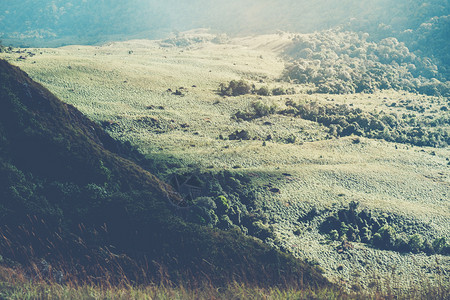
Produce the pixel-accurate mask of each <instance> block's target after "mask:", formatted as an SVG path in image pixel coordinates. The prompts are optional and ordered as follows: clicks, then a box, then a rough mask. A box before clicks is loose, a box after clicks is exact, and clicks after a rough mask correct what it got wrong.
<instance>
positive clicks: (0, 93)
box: [0, 60, 329, 286]
mask: <svg viewBox="0 0 450 300" xmlns="http://www.w3.org/2000/svg"><path fill="white" fill-rule="evenodd" d="M0 82H1V84H0V99H1V101H0V116H1V117H0V133H1V139H0V140H1V144H0V154H1V156H0V178H1V179H2V180H1V185H0V199H1V203H0V209H1V210H0V213H1V215H2V224H0V228H1V232H2V240H1V242H0V247H1V254H2V259H3V260H4V261H6V263H7V264H9V265H12V266H17V265H18V266H22V268H24V269H25V270H28V271H27V272H32V273H33V270H36V268H35V267H33V266H35V265H36V264H39V263H40V262H42V261H43V260H45V261H46V263H48V264H49V265H51V266H53V269H54V270H61V271H62V277H63V278H61V280H62V281H63V282H64V281H65V280H67V279H68V278H70V277H74V278H79V279H80V280H85V279H87V278H97V279H94V281H97V280H100V281H101V278H102V277H103V276H109V277H111V278H112V280H113V281H114V280H119V281H120V278H121V276H128V278H129V279H130V280H132V281H134V282H145V281H147V282H151V281H152V280H154V279H155V280H156V279H157V278H160V277H161V276H162V273H161V272H163V273H164V276H167V278H169V279H170V280H171V281H173V282H180V281H181V280H184V282H189V281H190V280H194V281H195V282H197V283H201V282H203V281H208V282H210V283H211V284H217V285H225V284H227V283H231V282H232V281H234V280H237V281H242V282H248V283H252V284H256V285H264V286H270V285H272V284H273V285H277V284H287V283H293V284H299V285H304V286H327V285H329V283H328V281H327V280H326V279H324V278H323V277H322V276H321V275H320V274H319V273H318V271H317V270H315V269H314V268H311V267H310V266H308V265H307V264H305V263H303V262H301V261H299V260H296V259H294V258H293V257H292V256H288V255H286V254H283V253H281V252H279V251H276V250H274V249H271V248H270V247H268V246H266V245H264V244H262V243H261V242H259V241H257V240H254V239H251V238H248V237H245V236H243V235H242V234H241V233H239V232H237V231H230V232H223V231H220V230H213V229H210V228H207V227H202V226H199V225H195V224H192V223H189V222H186V221H184V220H183V219H182V217H180V216H183V215H184V216H186V215H187V216H188V215H189V214H190V213H191V212H190V210H189V208H186V207H184V206H185V203H183V201H182V200H181V198H180V197H179V196H178V194H176V193H175V192H174V191H173V190H172V188H171V187H170V186H168V185H166V184H164V183H163V182H161V181H160V180H159V179H157V178H156V177H154V176H153V175H151V174H150V173H149V172H147V171H145V170H144V169H142V168H141V167H140V166H138V165H137V164H136V163H135V162H133V161H132V159H133V153H132V151H130V149H128V148H127V147H126V146H123V145H122V144H120V143H118V142H116V141H114V140H113V139H112V138H111V137H110V136H109V135H108V134H107V133H105V132H104V131H103V130H102V129H101V128H100V126H99V125H97V124H96V123H94V122H92V121H90V120H89V119H88V118H86V117H85V116H84V115H82V114H81V113H80V112H79V111H78V110H77V109H75V108H74V107H73V106H71V105H67V104H64V103H62V102H61V101H59V100H58V99H57V98H56V97H55V96H53V95H52V94H51V93H50V92H49V91H48V90H47V89H45V88H44V87H42V86H41V85H40V84H38V83H36V82H34V81H32V80H31V79H30V78H29V77H28V75H27V74H25V73H24V72H23V71H21V70H20V69H19V68H17V67H14V66H11V65H10V64H9V63H7V62H6V61H4V60H1V61H0ZM119 154H122V155H124V156H127V157H128V158H129V159H127V158H123V157H122V156H120V155H119ZM130 159H131V160H130ZM112 258H117V261H118V264H117V265H111V259H112ZM142 265H146V267H145V268H144V267H142ZM38 269H39V268H38ZM111 270H120V272H119V271H118V272H111ZM143 270H144V271H143Z"/></svg>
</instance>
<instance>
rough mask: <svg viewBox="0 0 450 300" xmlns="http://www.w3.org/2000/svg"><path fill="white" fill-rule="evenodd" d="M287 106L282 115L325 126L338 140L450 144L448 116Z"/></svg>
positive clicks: (442, 145) (345, 107) (319, 106)
mask: <svg viewBox="0 0 450 300" xmlns="http://www.w3.org/2000/svg"><path fill="white" fill-rule="evenodd" d="M286 106H287V107H288V108H287V109H285V110H283V111H280V113H281V114H285V115H293V116H297V117H301V118H303V119H306V120H310V121H315V122H318V123H320V124H323V125H325V126H327V127H328V128H329V133H330V135H331V136H334V137H342V136H349V135H352V134H354V135H357V136H364V137H368V138H377V139H384V140H386V141H389V142H397V143H409V144H413V145H418V146H431V147H444V146H447V145H449V144H450V136H449V133H448V131H447V130H445V129H443V128H442V127H441V126H447V125H448V124H449V115H448V114H443V115H439V116H438V117H436V118H431V119H430V118H425V117H417V116H416V115H412V114H403V115H402V116H398V115H397V114H386V113H383V112H363V111H362V110H361V109H358V108H351V107H349V106H347V105H336V104H334V105H333V104H331V105H321V104H319V103H316V102H304V103H294V102H292V101H289V100H288V101H287V102H286Z"/></svg>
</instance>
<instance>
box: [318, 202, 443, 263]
mask: <svg viewBox="0 0 450 300" xmlns="http://www.w3.org/2000/svg"><path fill="white" fill-rule="evenodd" d="M358 205H359V203H357V202H351V203H350V204H349V206H348V207H345V208H341V209H339V210H337V211H335V212H334V213H333V214H332V215H331V216H330V217H328V218H327V219H326V220H325V221H324V222H323V223H322V225H321V231H322V232H323V233H325V234H328V235H329V237H330V238H331V239H333V240H342V241H350V242H362V243H366V244H370V245H372V246H373V247H376V248H379V249H384V250H394V251H399V252H413V253H418V252H424V253H426V254H428V255H432V254H443V255H450V244H449V243H448V241H446V239H445V238H444V237H436V238H434V239H432V240H429V239H427V238H424V237H423V236H422V235H421V234H419V233H418V232H426V231H428V230H427V229H426V228H421V227H426V225H425V224H418V223H417V222H414V221H406V220H402V219H401V218H398V217H397V216H395V215H386V214H385V215H383V214H382V215H378V216H377V215H376V214H375V213H372V212H370V211H367V210H360V209H358Z"/></svg>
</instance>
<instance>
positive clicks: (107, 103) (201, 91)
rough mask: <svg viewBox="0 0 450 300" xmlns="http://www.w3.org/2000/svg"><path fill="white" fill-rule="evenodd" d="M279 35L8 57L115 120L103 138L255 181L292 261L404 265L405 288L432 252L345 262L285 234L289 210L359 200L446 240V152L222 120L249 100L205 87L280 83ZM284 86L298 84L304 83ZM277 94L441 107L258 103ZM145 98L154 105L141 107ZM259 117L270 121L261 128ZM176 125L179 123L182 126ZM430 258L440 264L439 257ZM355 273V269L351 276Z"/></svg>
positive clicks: (278, 124) (365, 253)
mask: <svg viewBox="0 0 450 300" xmlns="http://www.w3.org/2000/svg"><path fill="white" fill-rule="evenodd" d="M288 43H289V37H288V35H284V36H282V37H280V36H275V35H273V36H263V37H261V36H260V37H252V38H243V39H236V40H232V41H231V42H230V43H227V44H212V43H206V44H197V45H195V44H194V45H192V46H190V47H185V48H177V47H173V48H162V47H160V46H159V44H158V42H154V41H144V40H139V41H130V42H124V43H113V44H108V45H105V46H102V47H84V46H70V47H64V48H58V49H36V50H33V49H32V51H33V52H35V53H38V54H37V55H36V56H34V57H32V58H28V59H27V60H25V61H17V62H15V63H16V64H18V65H20V66H21V67H22V68H24V69H25V70H27V71H28V72H29V73H30V75H31V76H32V77H33V78H34V79H36V80H38V81H40V82H42V83H43V84H44V85H45V86H47V87H48V88H49V89H51V90H52V91H53V92H55V93H56V94H57V95H58V96H59V97H61V99H63V100H64V101H66V102H68V103H71V104H73V105H75V106H76V107H77V108H79V109H80V110H81V111H82V112H84V113H85V114H87V115H88V116H90V117H91V118H92V119H94V120H96V121H111V122H116V123H117V124H118V125H119V126H117V127H114V126H111V127H110V132H111V134H112V135H113V136H114V137H117V138H119V139H121V140H129V141H130V142H131V143H132V144H135V145H137V146H138V147H139V149H140V150H141V151H142V152H144V153H156V152H162V153H166V154H169V155H172V156H174V157H176V158H179V159H181V160H183V161H185V162H187V164H189V163H191V164H192V165H199V166H200V167H201V168H203V169H206V168H212V170H213V171H214V170H222V169H230V170H231V169H233V167H240V169H239V171H241V172H244V173H247V174H249V175H250V177H251V178H252V182H253V183H254V185H255V186H257V187H261V193H260V194H259V197H260V198H261V199H264V200H265V201H266V203H267V207H268V211H269V212H271V215H272V220H271V222H273V225H274V227H275V230H276V232H277V235H278V239H279V243H280V244H281V245H283V246H285V248H287V249H289V250H290V251H292V252H294V253H296V254H297V255H299V256H301V257H306V258H310V259H312V260H316V261H318V262H319V264H320V265H321V266H322V267H324V268H325V271H326V272H327V274H328V275H329V276H330V277H332V278H335V279H342V280H351V279H352V278H354V276H356V278H358V280H360V282H361V284H363V285H364V284H367V283H368V281H369V279H370V278H371V277H373V276H378V275H376V274H378V272H379V273H380V274H381V275H383V274H384V275H386V274H390V273H391V269H390V267H391V266H392V265H395V266H396V268H397V269H398V270H399V271H398V272H401V273H403V275H402V276H403V277H401V278H403V279H402V284H407V282H408V280H414V277H415V274H416V273H417V272H422V271H421V268H422V266H423V267H425V268H427V270H431V269H433V268H434V267H435V266H434V264H435V262H434V260H433V259H430V258H428V257H426V256H421V255H407V256H399V255H397V254H395V253H390V252H386V251H374V250H370V249H367V248H365V247H361V249H360V247H356V248H355V249H354V250H352V257H353V258H352V259H346V258H344V257H343V256H341V255H339V254H337V253H336V251H335V250H334V246H335V245H334V244H333V243H331V244H330V245H329V244H328V242H326V240H325V239H324V237H323V236H321V235H319V234H318V233H317V230H316V227H315V226H317V224H314V222H312V223H311V224H310V225H309V226H310V227H311V228H312V231H311V232H309V233H304V234H303V235H301V236H295V235H294V234H293V233H292V231H294V230H295V228H296V227H297V226H298V222H297V219H298V217H299V216H302V215H303V211H304V210H305V209H307V208H309V207H311V206H312V205H314V206H317V207H318V208H319V209H320V208H326V207H331V206H332V205H333V204H341V203H348V202H349V201H350V200H357V201H359V202H361V203H362V206H363V207H368V208H371V209H376V210H380V211H383V212H390V213H396V214H398V215H400V216H403V217H405V218H414V219H416V220H419V221H421V222H424V223H427V224H429V226H430V229H431V231H430V232H431V233H430V234H438V235H440V236H444V237H447V238H448V237H449V234H450V232H449V228H448V222H449V219H450V214H449V202H448V199H449V198H450V197H449V196H450V194H449V184H450V176H449V175H450V172H449V169H448V166H447V163H448V161H447V160H446V159H448V158H449V157H450V153H449V149H448V148H444V149H431V148H421V147H412V146H406V145H402V144H394V143H386V142H383V141H378V140H369V139H362V141H361V143H359V144H354V143H353V140H352V138H351V137H349V138H341V139H332V140H324V137H325V136H326V134H327V133H326V128H324V127H322V126H319V125H318V124H316V123H314V122H309V121H305V120H301V119H294V118H291V117H285V116H280V115H272V116H269V117H264V118H262V119H258V120H255V121H251V122H236V121H234V120H232V119H231V118H230V117H231V115H233V114H234V113H235V112H236V111H237V110H239V109H241V110H245V109H246V108H247V107H248V106H249V105H250V103H251V102H252V101H254V100H256V99H257V96H242V97H233V98H226V99H222V98H221V97H219V96H218V95H216V92H215V91H216V89H217V87H218V85H219V83H221V82H227V81H229V80H231V79H240V78H245V79H248V80H250V81H252V82H254V83H255V84H256V85H257V86H262V85H269V86H270V87H276V86H281V85H284V86H286V87H289V85H288V84H285V83H277V82H275V80H276V79H277V78H279V76H280V74H281V72H282V70H283V68H284V62H283V60H282V59H281V58H280V56H279V54H280V50H281V49H283V46H284V45H287V44H288ZM129 51H132V53H131V54H130V52H129ZM40 52H42V54H39V53H40ZM17 56H18V54H17V55H9V58H10V59H14V58H15V57H17ZM34 62H35V63H34ZM261 81H262V83H261ZM193 85H195V86H196V87H192V86H193ZM179 87H185V88H187V92H184V93H185V96H184V97H180V96H175V95H172V94H171V93H170V92H167V91H166V90H167V89H168V88H171V89H172V90H175V89H177V88H179ZM294 88H295V89H297V91H298V92H301V91H302V87H297V86H296V87H294ZM287 98H290V99H293V100H303V99H312V100H317V101H319V102H322V103H327V102H334V103H342V104H344V103H345V104H351V105H353V106H354V107H360V108H362V109H363V110H367V111H372V110H384V111H390V110H391V111H393V112H396V113H403V112H407V111H406V109H405V108H403V107H395V108H394V107H390V106H389V107H388V106H387V104H390V103H391V102H399V101H401V100H412V101H413V102H417V103H421V104H424V105H425V104H426V105H428V104H429V105H430V106H431V108H430V109H429V110H428V113H430V114H432V113H438V112H437V110H436V108H438V107H439V105H440V104H442V103H445V102H444V101H445V99H438V98H434V97H423V96H418V95H414V94H407V93H399V92H395V91H387V92H382V93H376V94H374V95H341V96H339V95H332V96H328V95H306V94H302V93H300V94H296V95H289V96H282V97H280V96H277V97H267V98H265V99H264V100H263V101H266V102H267V103H274V104H277V105H279V106H280V107H283V105H284V103H285V101H286V99H287ZM150 105H153V106H154V107H156V108H155V109H148V108H147V107H148V106H150ZM158 106H163V107H164V109H158V108H157V107H158ZM149 119H150V120H151V119H153V121H150V122H149V121H148V120H149ZM154 120H156V121H154ZM266 121H269V122H271V123H272V125H264V122H266ZM155 124H157V126H156V125H155ZM184 124H188V125H189V127H187V128H184V127H185V126H182V125H184ZM237 129H238V130H241V129H245V130H248V131H249V132H250V134H251V135H252V136H257V137H261V138H264V137H266V136H267V135H268V134H271V135H272V136H273V137H275V138H274V140H273V141H271V142H267V143H266V146H262V144H263V143H262V141H261V140H256V141H253V140H251V141H229V140H221V139H219V138H218V137H219V135H221V134H222V135H223V136H224V137H227V136H228V135H229V134H231V133H232V132H234V131H235V130H237ZM292 134H294V135H295V136H296V137H297V139H296V142H295V143H294V144H287V143H285V140H286V138H287V137H289V136H290V135H292ZM283 173H289V174H290V175H291V176H285V175H283ZM267 182H270V183H271V184H272V186H274V187H276V188H279V189H280V193H279V194H272V193H271V192H269V191H267V189H266V188H265V187H264V186H265V185H266V184H267ZM360 258H361V259H360ZM438 260H439V261H440V262H439V264H441V265H442V267H444V268H446V269H448V266H449V260H448V258H447V257H438ZM361 261H365V262H366V263H362V262H361ZM338 266H344V271H342V272H341V271H337V269H338ZM355 269H361V272H360V273H359V274H356V275H355V274H353V273H354V272H353V271H352V270H355ZM432 274H433V272H432ZM432 276H435V275H432Z"/></svg>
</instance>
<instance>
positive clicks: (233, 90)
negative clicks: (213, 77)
mask: <svg viewBox="0 0 450 300" xmlns="http://www.w3.org/2000/svg"><path fill="white" fill-rule="evenodd" d="M251 91H252V87H251V86H250V84H249V83H248V82H246V81H245V80H242V79H241V80H239V81H237V80H231V81H230V83H229V84H228V85H226V84H224V83H221V84H220V86H219V93H220V94H221V95H222V96H239V95H246V94H250V93H251Z"/></svg>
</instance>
